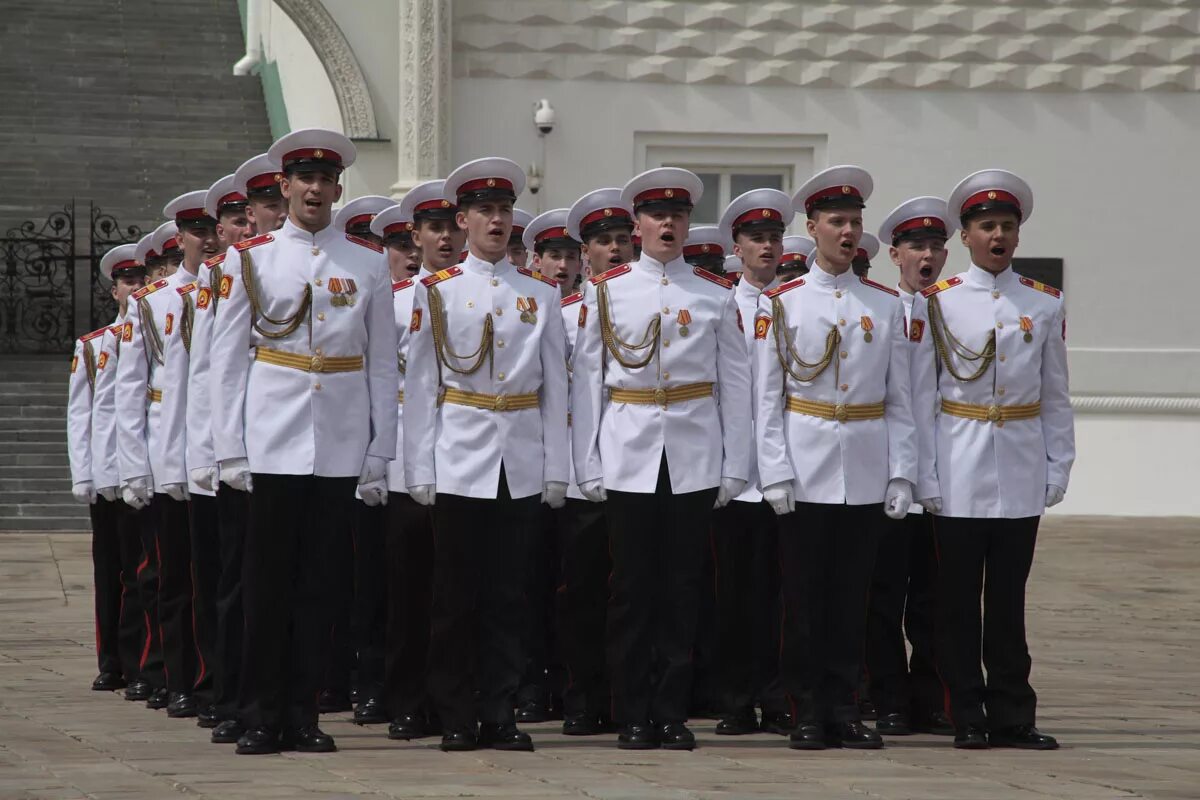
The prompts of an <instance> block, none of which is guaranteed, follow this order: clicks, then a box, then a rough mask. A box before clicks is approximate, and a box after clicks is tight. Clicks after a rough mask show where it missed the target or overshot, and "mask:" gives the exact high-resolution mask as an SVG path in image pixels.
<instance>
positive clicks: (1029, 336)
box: [1021, 317, 1033, 343]
mask: <svg viewBox="0 0 1200 800" xmlns="http://www.w3.org/2000/svg"><path fill="white" fill-rule="evenodd" d="M1021 330H1023V331H1024V332H1025V335H1024V336H1022V337H1021V338H1022V339H1024V340H1025V342H1026V343H1029V342H1032V341H1033V319H1031V318H1030V317H1021Z"/></svg>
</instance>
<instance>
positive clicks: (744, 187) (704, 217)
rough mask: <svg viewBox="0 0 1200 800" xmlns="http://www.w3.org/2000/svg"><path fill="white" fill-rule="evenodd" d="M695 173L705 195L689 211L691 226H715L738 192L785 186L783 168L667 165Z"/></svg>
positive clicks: (784, 168)
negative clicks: (714, 167) (690, 213)
mask: <svg viewBox="0 0 1200 800" xmlns="http://www.w3.org/2000/svg"><path fill="white" fill-rule="evenodd" d="M666 166H674V167H683V168H685V169H690V170H691V171H692V172H694V173H696V174H697V175H698V176H699V177H700V180H701V181H703V182H704V196H703V197H701V198H700V202H699V203H697V204H696V208H695V209H693V211H692V224H693V225H716V224H717V223H718V222H719V221H720V220H721V212H723V211H724V210H725V207H726V206H727V205H729V203H730V201H732V200H733V199H734V198H735V197H737V196H738V195H741V194H744V193H746V192H748V191H750V190H751V189H780V190H782V189H783V188H784V186H785V185H786V183H785V180H786V178H787V172H788V169H787V168H786V167H782V166H781V167H776V168H771V167H730V168H728V169H720V170H714V169H713V168H712V167H710V166H697V165H694V164H668V165H666Z"/></svg>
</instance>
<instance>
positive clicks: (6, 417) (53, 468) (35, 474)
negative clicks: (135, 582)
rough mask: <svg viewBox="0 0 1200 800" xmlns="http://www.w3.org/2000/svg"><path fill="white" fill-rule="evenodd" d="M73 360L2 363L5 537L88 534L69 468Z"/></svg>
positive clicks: (0, 483)
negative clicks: (69, 392)
mask: <svg viewBox="0 0 1200 800" xmlns="http://www.w3.org/2000/svg"><path fill="white" fill-rule="evenodd" d="M69 365H70V357H69V356H37V357H35V356H5V357H3V358H0V532H3V531H87V530H89V529H90V523H89V521H88V511H87V506H84V505H81V504H80V503H76V502H75V499H74V498H73V497H72V496H71V470H70V467H69V466H68V465H67V373H68V367H69Z"/></svg>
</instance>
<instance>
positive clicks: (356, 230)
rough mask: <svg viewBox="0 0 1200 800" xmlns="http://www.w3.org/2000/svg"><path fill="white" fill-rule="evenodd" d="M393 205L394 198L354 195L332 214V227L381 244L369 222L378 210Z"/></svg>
mask: <svg viewBox="0 0 1200 800" xmlns="http://www.w3.org/2000/svg"><path fill="white" fill-rule="evenodd" d="M394 205H396V201H395V200H393V199H392V198H390V197H384V196H383V195H380V194H367V195H363V196H362V197H356V198H354V199H353V200H351V201H350V202H348V203H346V205H344V206H342V207H341V208H339V209H338V210H337V213H336V214H334V215H333V227H335V228H338V229H340V230H344V231H345V232H346V233H348V234H350V235H352V236H357V237H359V238H360V239H366V240H368V241H371V242H374V243H375V244H382V242H380V241H379V237H378V236H376V235H375V234H374V233H373V232H372V231H371V222H372V221H373V220H374V219H375V215H376V214H378V213H379V212H380V211H383V210H384V209H385V208H388V207H390V206H394Z"/></svg>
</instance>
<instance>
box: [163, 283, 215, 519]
mask: <svg viewBox="0 0 1200 800" xmlns="http://www.w3.org/2000/svg"><path fill="white" fill-rule="evenodd" d="M201 269H203V267H201ZM180 272H183V270H182V269H180ZM211 299H212V298H211V293H210V294H209V295H208V302H209V305H210V306H211ZM201 302H202V301H201V300H200V281H199V277H198V276H196V277H195V278H194V279H193V276H192V275H190V274H189V275H185V276H184V277H183V282H181V284H180V285H179V286H177V287H176V288H175V298H174V299H172V301H171V305H170V307H169V309H168V313H172V314H174V315H175V319H176V320H179V322H178V323H177V324H178V325H179V335H178V336H172V337H171V338H170V339H169V340H168V345H167V355H166V358H165V359H164V360H165V361H166V364H164V365H163V370H164V374H163V385H164V386H165V387H167V388H166V391H164V392H163V402H162V428H163V437H162V439H163V443H164V446H165V447H167V448H171V449H175V448H180V449H182V450H183V452H184V459H183V466H184V471H183V474H182V475H180V476H177V477H178V478H179V480H178V481H167V483H172V482H186V483H187V485H188V491H189V492H191V493H193V494H199V495H206V496H208V497H213V496H214V494H215V493H214V492H213V490H211V489H201V488H200V487H199V486H197V485H196V483H195V482H194V481H192V479H191V473H190V470H191V468H192V467H193V466H200V465H199V464H192V463H191V462H188V461H187V453H188V442H189V441H190V440H191V439H192V435H193V433H192V432H193V430H195V431H197V432H198V437H197V438H200V439H201V440H202V439H203V438H204V433H203V431H204V429H206V428H208V427H209V423H208V420H209V415H208V412H207V400H208V397H207V393H203V402H202V403H201V402H197V395H196V394H193V385H192V384H191V382H190V381H189V379H188V376H189V374H190V372H191V361H192V360H191V353H192V352H194V351H195V348H196V338H197V337H196V319H197V318H205V320H206V323H207V324H206V325H205V328H204V331H203V334H202V335H204V336H207V335H208V334H209V333H210V332H211V330H212V327H211V315H210V314H208V313H206V312H205V311H202V310H199V309H198V306H199V304H200V303H201ZM197 388H198V387H197ZM197 394H201V393H197ZM172 463H175V460H172ZM207 466H211V463H210V464H209V465H207Z"/></svg>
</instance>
